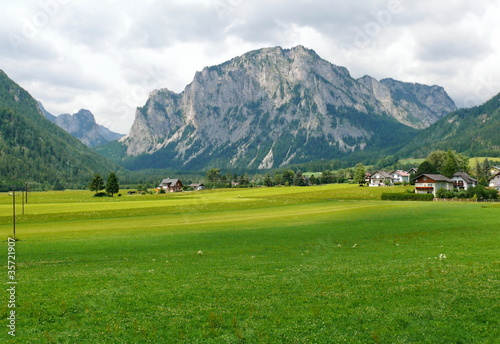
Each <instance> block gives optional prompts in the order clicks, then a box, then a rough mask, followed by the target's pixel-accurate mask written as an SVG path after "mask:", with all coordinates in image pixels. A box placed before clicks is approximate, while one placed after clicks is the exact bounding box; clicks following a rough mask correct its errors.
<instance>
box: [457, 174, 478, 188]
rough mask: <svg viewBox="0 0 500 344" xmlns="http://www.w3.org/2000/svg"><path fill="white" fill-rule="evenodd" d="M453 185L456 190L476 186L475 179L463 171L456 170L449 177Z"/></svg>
mask: <svg viewBox="0 0 500 344" xmlns="http://www.w3.org/2000/svg"><path fill="white" fill-rule="evenodd" d="M451 180H453V187H454V188H455V189H458V190H468V189H469V188H472V187H476V186H477V179H474V178H472V177H471V176H469V175H468V174H467V173H465V172H457V173H455V174H454V175H453V177H451Z"/></svg>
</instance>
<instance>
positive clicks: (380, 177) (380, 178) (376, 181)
mask: <svg viewBox="0 0 500 344" xmlns="http://www.w3.org/2000/svg"><path fill="white" fill-rule="evenodd" d="M392 184H393V181H392V178H391V176H390V174H389V173H387V172H385V171H375V172H373V174H372V176H371V177H370V184H368V186H388V185H392Z"/></svg>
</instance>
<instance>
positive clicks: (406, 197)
mask: <svg viewBox="0 0 500 344" xmlns="http://www.w3.org/2000/svg"><path fill="white" fill-rule="evenodd" d="M433 199H434V195H433V194H417V193H386V192H384V193H383V194H382V200H384V201H432V200H433Z"/></svg>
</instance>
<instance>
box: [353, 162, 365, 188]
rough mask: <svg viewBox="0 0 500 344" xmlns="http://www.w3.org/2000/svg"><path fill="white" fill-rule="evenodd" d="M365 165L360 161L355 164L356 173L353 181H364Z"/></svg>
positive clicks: (360, 182) (363, 182) (361, 183)
mask: <svg viewBox="0 0 500 344" xmlns="http://www.w3.org/2000/svg"><path fill="white" fill-rule="evenodd" d="M365 173H366V171H365V166H364V165H363V164H362V163H359V164H356V173H355V174H354V182H355V183H358V184H359V185H363V184H365V182H366V175H365Z"/></svg>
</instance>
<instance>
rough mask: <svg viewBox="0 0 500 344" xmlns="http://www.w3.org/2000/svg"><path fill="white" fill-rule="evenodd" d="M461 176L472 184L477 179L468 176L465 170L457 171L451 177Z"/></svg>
mask: <svg viewBox="0 0 500 344" xmlns="http://www.w3.org/2000/svg"><path fill="white" fill-rule="evenodd" d="M455 177H457V178H462V179H463V180H464V181H465V182H466V183H467V184H473V183H477V179H474V178H472V177H471V176H469V175H468V174H467V173H465V172H457V173H455V174H454V175H453V177H452V178H455Z"/></svg>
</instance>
